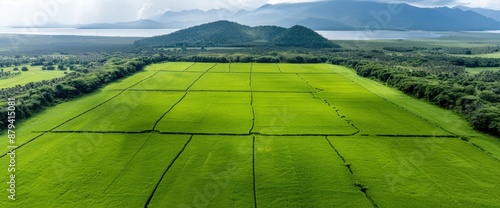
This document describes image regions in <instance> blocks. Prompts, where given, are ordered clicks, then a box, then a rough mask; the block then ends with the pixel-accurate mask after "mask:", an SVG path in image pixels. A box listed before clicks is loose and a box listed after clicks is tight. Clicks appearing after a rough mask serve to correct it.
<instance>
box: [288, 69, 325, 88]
mask: <svg viewBox="0 0 500 208" xmlns="http://www.w3.org/2000/svg"><path fill="white" fill-rule="evenodd" d="M295 75H297V77H299V78H300V79H301V80H302V81H303V82H304V83H305V84H306V85H307V86H309V87H310V88H313V89H315V90H316V92H321V91H324V90H325V89H321V88H317V87H314V86H312V85H311V84H309V82H308V81H307V80H306V79H305V78H304V77H302V76H300V74H299V73H295Z"/></svg>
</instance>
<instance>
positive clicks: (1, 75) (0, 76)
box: [0, 69, 21, 79]
mask: <svg viewBox="0 0 500 208" xmlns="http://www.w3.org/2000/svg"><path fill="white" fill-rule="evenodd" d="M18 75H21V72H10V71H7V72H4V71H3V69H0V79H8V78H11V77H14V76H18Z"/></svg>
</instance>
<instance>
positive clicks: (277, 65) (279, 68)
mask: <svg viewBox="0 0 500 208" xmlns="http://www.w3.org/2000/svg"><path fill="white" fill-rule="evenodd" d="M276 67H278V70H279V71H280V73H283V71H281V67H280V65H279V64H278V63H276Z"/></svg>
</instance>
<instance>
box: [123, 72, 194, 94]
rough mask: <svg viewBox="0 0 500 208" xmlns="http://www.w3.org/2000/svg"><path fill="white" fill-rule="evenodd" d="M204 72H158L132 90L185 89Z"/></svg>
mask: <svg viewBox="0 0 500 208" xmlns="http://www.w3.org/2000/svg"><path fill="white" fill-rule="evenodd" d="M201 75H202V73H201V72H200V73H186V72H164V71H161V72H158V73H157V74H155V75H154V76H153V77H151V78H149V79H147V80H144V81H143V82H141V83H139V84H137V85H135V86H134V87H132V88H131V89H132V90H153V91H154V90H180V91H185V90H187V88H188V87H189V86H190V85H191V84H192V83H193V82H194V81H195V80H196V79H198V78H199V77H200V76H201Z"/></svg>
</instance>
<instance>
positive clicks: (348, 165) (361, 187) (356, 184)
mask: <svg viewBox="0 0 500 208" xmlns="http://www.w3.org/2000/svg"><path fill="white" fill-rule="evenodd" d="M325 139H326V141H327V142H328V144H330V147H331V148H332V149H333V150H334V151H335V153H336V154H337V156H338V157H339V158H340V159H341V160H342V161H343V162H344V165H345V166H346V168H347V169H348V170H349V172H350V173H351V175H354V172H353V170H352V168H351V164H350V163H348V162H347V161H346V159H345V157H344V156H342V154H340V152H339V151H338V150H337V148H336V147H335V146H334V145H333V144H332V142H331V141H330V140H329V139H328V137H325ZM353 185H354V186H356V187H358V188H359V190H360V191H361V192H363V193H364V194H365V197H366V199H367V200H368V201H369V202H370V203H371V204H372V206H373V207H374V208H378V207H379V206H378V205H377V203H375V201H374V200H373V198H372V197H371V196H370V195H369V194H368V188H366V187H365V186H364V185H363V184H361V183H359V182H357V181H356V183H355V184H353Z"/></svg>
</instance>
